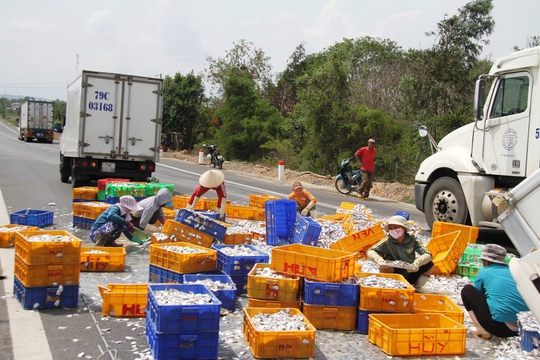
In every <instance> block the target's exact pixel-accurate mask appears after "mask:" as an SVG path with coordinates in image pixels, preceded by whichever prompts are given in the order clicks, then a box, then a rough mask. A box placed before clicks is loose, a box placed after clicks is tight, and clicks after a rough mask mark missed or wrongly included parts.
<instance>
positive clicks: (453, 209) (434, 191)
mask: <svg viewBox="0 0 540 360" xmlns="http://www.w3.org/2000/svg"><path fill="white" fill-rule="evenodd" d="M424 214H425V216H426V221H427V223H428V225H429V227H430V228H431V227H433V222H434V221H442V222H450V223H454V224H463V225H465V224H466V222H467V219H468V217H469V210H468V208H467V201H466V200H465V195H464V194H463V190H462V189H461V186H460V184H459V182H458V181H457V180H456V179H453V178H451V177H442V178H440V179H437V180H435V181H434V182H433V184H431V186H430V187H429V189H428V191H427V193H426V198H425V200H424Z"/></svg>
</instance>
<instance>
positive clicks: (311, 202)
mask: <svg viewBox="0 0 540 360" xmlns="http://www.w3.org/2000/svg"><path fill="white" fill-rule="evenodd" d="M314 206H315V202H314V201H310V202H309V204H307V205H306V207H305V208H304V210H302V212H301V214H302V215H307V214H308V213H309V210H311V208H313V207H314Z"/></svg>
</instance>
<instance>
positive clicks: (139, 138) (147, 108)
mask: <svg viewBox="0 0 540 360" xmlns="http://www.w3.org/2000/svg"><path fill="white" fill-rule="evenodd" d="M86 75H87V76H86V79H84V85H83V86H85V87H86V91H85V94H84V99H83V102H84V104H83V106H82V108H83V112H84V113H85V116H83V134H82V139H83V141H84V146H83V149H82V154H84V155H94V156H95V155H99V156H103V157H110V158H124V159H138V160H141V159H151V160H153V159H155V156H156V151H157V150H156V148H157V147H156V146H157V143H156V141H157V139H158V137H157V136H156V133H157V132H158V131H159V130H158V129H159V124H158V120H159V119H158V116H159V106H160V101H161V98H160V96H159V95H158V93H159V92H160V91H162V88H161V82H160V81H159V80H157V79H148V78H139V77H134V76H129V75H115V74H104V73H87V74H86Z"/></svg>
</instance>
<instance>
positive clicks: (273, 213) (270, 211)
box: [264, 200, 296, 245]
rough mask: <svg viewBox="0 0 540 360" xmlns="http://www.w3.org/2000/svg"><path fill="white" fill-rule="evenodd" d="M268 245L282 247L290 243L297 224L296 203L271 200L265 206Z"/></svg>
mask: <svg viewBox="0 0 540 360" xmlns="http://www.w3.org/2000/svg"><path fill="white" fill-rule="evenodd" d="M264 210H265V222H266V243H267V244H268V245H282V244H284V243H290V241H291V239H292V236H293V228H294V225H295V223H296V201H294V200H269V201H266V202H265V204H264Z"/></svg>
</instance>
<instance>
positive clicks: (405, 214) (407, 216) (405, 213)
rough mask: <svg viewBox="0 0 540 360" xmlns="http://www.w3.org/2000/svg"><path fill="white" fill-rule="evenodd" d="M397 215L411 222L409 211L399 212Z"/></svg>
mask: <svg viewBox="0 0 540 360" xmlns="http://www.w3.org/2000/svg"><path fill="white" fill-rule="evenodd" d="M396 215H399V216H402V217H404V218H405V220H407V221H409V213H408V212H407V211H397V212H396Z"/></svg>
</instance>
